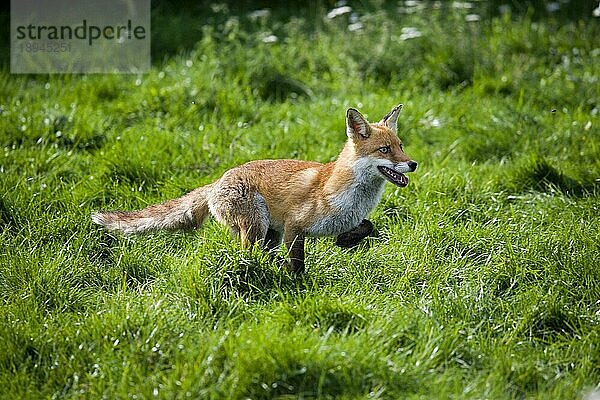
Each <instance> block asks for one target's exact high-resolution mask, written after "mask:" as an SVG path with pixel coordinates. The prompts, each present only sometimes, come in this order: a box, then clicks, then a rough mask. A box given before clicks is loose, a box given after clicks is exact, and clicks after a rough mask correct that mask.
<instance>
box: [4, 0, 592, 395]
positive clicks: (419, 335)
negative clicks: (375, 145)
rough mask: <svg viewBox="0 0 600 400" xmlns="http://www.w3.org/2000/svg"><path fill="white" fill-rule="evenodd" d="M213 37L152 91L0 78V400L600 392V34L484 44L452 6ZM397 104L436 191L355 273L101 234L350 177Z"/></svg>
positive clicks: (567, 30)
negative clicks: (253, 178)
mask: <svg viewBox="0 0 600 400" xmlns="http://www.w3.org/2000/svg"><path fill="white" fill-rule="evenodd" d="M394 10H395V8H394ZM323 11H325V10H323ZM396 11H397V10H396ZM206 12H207V16H206V19H205V21H206V24H205V26H201V24H200V22H198V26H196V27H193V29H195V32H201V34H200V35H199V37H201V39H200V40H199V42H197V43H196V44H194V45H191V44H189V43H187V42H185V40H183V39H182V40H181V42H179V43H181V46H183V47H182V49H181V50H180V51H178V52H172V53H171V52H169V51H168V50H169V49H171V47H172V46H174V45H173V44H172V43H170V40H172V39H165V41H163V42H160V43H157V44H155V46H157V47H156V48H157V49H158V50H159V51H160V52H161V53H164V54H165V55H164V59H160V60H158V61H157V62H155V66H154V68H153V69H152V71H151V72H150V73H148V74H145V75H140V76H118V75H107V76H100V75H90V76H41V75H40V76H12V75H10V74H9V73H8V72H7V71H2V72H1V73H0V75H2V82H3V83H2V84H0V95H1V97H0V144H1V145H2V151H3V157H2V159H0V176H1V177H2V179H0V227H1V231H0V244H1V248H0V318H1V321H2V323H1V324H0V342H1V343H2V344H3V350H2V351H1V352H0V397H2V398H49V397H54V398H134V396H136V397H135V398H153V397H158V398H187V397H191V398H235V399H238V398H240V399H241V398H274V397H277V396H280V397H285V396H290V397H293V398H311V397H321V398H394V399H398V398H476V399H479V398H539V399H547V398H583V397H584V396H586V395H587V394H588V393H590V392H591V391H592V390H593V389H594V388H595V387H597V385H598V383H599V382H600V369H599V367H598V366H599V365H600V348H599V347H598V343H600V328H599V327H598V326H599V325H598V324H599V323H600V303H598V301H599V300H598V299H600V284H599V282H600V269H599V268H598V260H600V247H599V246H598V243H600V229H599V222H600V216H599V215H600V214H599V212H598V208H599V207H600V201H599V200H598V190H599V185H600V184H599V179H600V136H599V135H598V124H599V122H598V117H597V114H598V90H597V77H598V76H600V63H599V62H598V49H597V39H596V38H597V37H598V36H599V32H598V26H597V23H595V21H591V22H590V21H587V22H586V23H583V22H582V23H579V22H568V21H567V22H562V21H561V23H559V22H558V21H554V20H551V19H548V20H538V21H532V20H531V19H530V17H528V16H525V17H519V18H516V17H515V18H512V19H511V18H510V16H504V17H503V16H499V17H491V16H487V15H486V14H482V15H481V20H479V21H475V22H469V23H467V22H465V17H466V13H467V12H471V13H473V12H476V10H471V11H467V10H464V9H456V8H452V7H450V6H448V7H447V8H443V9H441V10H426V11H422V12H415V13H413V14H397V13H394V12H395V11H394V12H392V11H391V10H387V12H383V11H375V10H371V11H367V10H359V14H360V15H359V20H360V22H361V23H362V28H360V29H357V30H354V31H349V30H348V24H349V23H351V22H352V21H350V20H349V16H342V17H339V18H337V19H333V20H328V19H326V18H324V14H325V13H324V12H323V13H322V14H323V15H320V14H319V17H318V20H316V19H314V20H312V19H309V20H303V19H301V18H288V17H282V16H280V15H279V14H278V13H276V12H274V13H273V14H272V15H270V16H266V17H261V18H264V19H259V20H255V19H254V20H253V19H251V18H249V17H248V16H247V15H240V16H237V17H235V18H234V17H232V16H230V15H229V14H227V12H226V10H225V11H224V10H223V9H220V8H218V7H216V8H215V9H213V10H212V11H210V12H209V11H206ZM319 12H321V11H320V10H318V9H312V10H311V13H313V14H318V13H319ZM178 18H179V19H178ZM178 20H179V21H187V22H186V23H189V21H190V18H189V17H186V18H184V17H181V16H178V17H177V18H174V19H173V21H178ZM182 23H183V22H182ZM158 26H162V27H163V29H165V32H164V35H165V37H169V38H177V37H178V36H177V35H180V34H181V32H179V29H182V27H181V26H180V24H176V23H171V24H167V23H165V22H164V21H163V25H160V23H159V25H158ZM407 27H410V28H412V29H415V30H417V31H419V32H420V33H421V35H420V36H415V37H412V38H407V36H402V35H403V34H404V35H406V34H407V32H413V35H414V30H413V31H410V30H406V29H404V31H403V28H407ZM171 30H172V32H171ZM266 35H274V36H277V41H273V40H272V39H270V41H269V40H267V41H265V40H264V39H265V37H266ZM173 40H175V39H173ZM161 46H162V47H161ZM190 46H192V47H191V48H190ZM399 102H402V103H404V105H405V106H404V110H403V111H402V114H401V115H400V120H399V131H400V136H401V138H402V139H403V142H404V143H405V146H406V151H407V152H408V153H409V154H410V155H411V156H412V157H413V158H414V159H415V160H417V161H418V162H419V169H418V170H417V171H416V173H414V174H412V175H411V183H410V185H409V186H408V187H407V188H404V189H398V188H395V187H392V186H391V185H389V187H387V189H386V192H385V194H384V197H383V200H382V203H381V204H380V206H379V207H378V208H377V209H376V210H375V211H374V212H373V214H372V216H371V220H372V221H373V223H374V225H375V228H376V235H375V236H374V237H372V238H369V239H367V240H366V241H365V242H364V243H362V244H361V245H360V246H358V248H356V249H354V250H345V249H341V248H337V247H335V246H334V245H333V240H332V239H330V238H323V239H310V240H309V241H308V245H307V273H306V274H305V275H304V276H301V277H296V276H292V275H290V274H288V273H287V272H285V271H284V270H282V269H281V266H280V265H279V264H278V263H277V262H275V261H273V260H271V259H270V258H268V257H265V256H264V255H263V254H261V253H260V252H257V251H253V252H247V251H243V250H242V249H241V248H240V245H239V243H237V242H235V241H234V240H233V239H232V238H231V237H230V236H229V233H228V232H227V230H226V229H225V228H223V227H221V226H220V225H218V224H217V223H216V222H214V221H209V222H208V223H207V224H206V225H205V226H204V228H203V229H202V230H198V231H194V232H182V233H155V234H150V235H144V236H139V237H123V236H120V235H113V234H110V233H107V232H105V231H103V230H102V229H101V228H99V227H97V226H94V225H93V224H92V222H91V220H90V215H91V213H92V212H93V211H96V210H100V209H136V208H141V207H144V206H146V205H148V204H152V203H156V202H160V201H163V200H167V199H170V198H174V197H177V196H179V195H181V194H183V193H185V192H187V191H189V190H191V189H193V188H195V187H197V186H199V185H203V184H206V183H208V182H211V181H212V180H214V179H216V178H217V177H218V176H220V174H222V173H223V172H224V171H225V170H227V169H228V168H231V167H232V166H235V165H238V164H240V163H243V162H245V161H248V160H252V159H260V158H299V159H311V160H317V161H322V162H327V161H330V160H332V159H333V158H334V157H335V156H336V155H337V153H338V152H339V150H340V149H341V147H342V145H343V142H344V140H345V134H344V115H345V110H346V108H347V107H358V108H360V109H361V111H363V112H364V113H365V114H366V115H367V116H368V118H369V119H370V120H378V119H379V118H380V117H381V116H383V115H384V114H385V113H386V112H387V111H388V110H389V108H390V107H391V106H392V105H395V104H397V103H399Z"/></svg>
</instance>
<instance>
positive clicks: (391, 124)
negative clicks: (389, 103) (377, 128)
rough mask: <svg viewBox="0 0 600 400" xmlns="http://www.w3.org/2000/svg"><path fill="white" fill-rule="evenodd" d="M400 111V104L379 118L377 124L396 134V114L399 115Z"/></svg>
mask: <svg viewBox="0 0 600 400" xmlns="http://www.w3.org/2000/svg"><path fill="white" fill-rule="evenodd" d="M400 110H402V104H398V105H397V106H396V107H394V108H392V111H390V112H389V113H387V114H386V115H385V117H383V118H381V121H379V123H380V124H383V125H385V126H387V127H388V128H390V129H391V130H392V131H394V133H398V125H397V124H396V121H398V114H400Z"/></svg>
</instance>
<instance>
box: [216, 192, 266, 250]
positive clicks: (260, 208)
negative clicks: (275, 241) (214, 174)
mask: <svg viewBox="0 0 600 400" xmlns="http://www.w3.org/2000/svg"><path fill="white" fill-rule="evenodd" d="M209 207H210V210H211V213H212V214H213V215H214V217H215V218H216V219H217V221H219V222H221V223H222V224H224V225H226V226H229V228H230V229H231V232H232V233H233V234H234V235H235V236H238V237H239V238H240V241H241V243H242V247H243V248H245V249H249V248H251V247H252V246H253V245H254V243H257V242H258V243H264V241H265V237H266V235H267V230H268V228H269V210H268V209H267V204H266V202H265V199H264V198H263V197H262V196H261V195H260V193H257V192H249V191H247V190H235V189H234V188H225V189H221V190H218V191H217V192H216V193H214V194H213V196H212V197H211V199H210V201H209Z"/></svg>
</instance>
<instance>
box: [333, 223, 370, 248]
mask: <svg viewBox="0 0 600 400" xmlns="http://www.w3.org/2000/svg"><path fill="white" fill-rule="evenodd" d="M371 233H373V224H372V223H371V221H369V220H368V219H363V220H362V222H361V223H360V224H359V225H358V226H357V227H356V228H354V229H351V230H349V231H348V232H344V233H342V234H340V235H338V237H337V238H336V239H335V245H336V246H339V247H344V248H349V247H354V246H357V245H358V244H359V243H360V241H361V240H363V239H364V238H366V237H367V236H369V235H370V234H371Z"/></svg>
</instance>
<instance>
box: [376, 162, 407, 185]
mask: <svg viewBox="0 0 600 400" xmlns="http://www.w3.org/2000/svg"><path fill="white" fill-rule="evenodd" d="M377 169H379V172H381V174H382V175H383V176H384V177H385V178H386V179H387V180H388V181H390V182H392V183H393V184H394V185H396V186H400V187H404V186H406V185H408V176H406V175H404V174H403V173H402V172H398V171H395V170H393V169H391V168H388V167H383V166H379V167H377Z"/></svg>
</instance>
